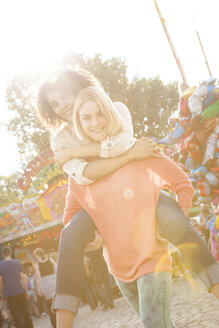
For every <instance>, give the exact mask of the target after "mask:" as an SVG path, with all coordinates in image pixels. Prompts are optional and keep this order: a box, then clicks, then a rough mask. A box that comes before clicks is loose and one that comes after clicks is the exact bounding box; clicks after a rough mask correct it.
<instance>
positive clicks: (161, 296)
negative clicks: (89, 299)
mask: <svg viewBox="0 0 219 328" xmlns="http://www.w3.org/2000/svg"><path fill="white" fill-rule="evenodd" d="M116 283H117V285H118V287H119V289H120V291H121V293H122V294H123V296H124V297H125V299H126V300H127V302H128V303H129V305H131V307H132V308H133V309H134V310H135V311H136V312H137V314H138V315H139V316H140V318H141V321H142V323H143V325H144V327H145V328H164V327H165V328H173V327H175V326H174V325H173V323H172V320H171V316H170V304H171V273H170V272H156V273H148V274H145V275H143V276H141V277H139V278H138V279H136V280H134V281H132V282H123V281H120V280H118V279H116Z"/></svg>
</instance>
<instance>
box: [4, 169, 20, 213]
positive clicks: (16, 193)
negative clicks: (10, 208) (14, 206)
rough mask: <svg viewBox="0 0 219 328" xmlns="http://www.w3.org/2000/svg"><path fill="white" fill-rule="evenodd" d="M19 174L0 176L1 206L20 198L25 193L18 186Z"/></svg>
mask: <svg viewBox="0 0 219 328" xmlns="http://www.w3.org/2000/svg"><path fill="white" fill-rule="evenodd" d="M17 179H18V176H17V174H13V175H11V176H9V177H4V176H0V208H1V207H2V206H6V205H8V204H10V203H11V202H12V201H16V200H19V199H20V198H21V197H22V195H23V193H22V191H21V190H19V188H18V186H17Z"/></svg>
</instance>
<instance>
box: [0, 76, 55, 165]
mask: <svg viewBox="0 0 219 328" xmlns="http://www.w3.org/2000/svg"><path fill="white" fill-rule="evenodd" d="M6 100H7V104H8V108H9V109H10V110H11V111H13V112H14V117H13V118H12V119H10V120H9V122H8V123H7V125H6V126H7V128H8V130H9V131H10V132H11V133H12V134H13V135H14V136H16V138H17V145H18V151H19V153H20V155H21V160H22V163H23V165H25V163H27V161H29V160H30V158H31V156H33V155H36V154H37V153H39V152H41V151H43V150H44V149H45V148H48V147H49V134H48V132H46V131H45V129H44V128H43V127H42V126H41V124H40V122H39V121H38V119H37V117H36V113H35V108H36V79H34V78H32V79H31V78H28V77H24V76H15V77H14V78H13V79H12V80H11V81H10V83H9V84H8V87H7V90H6Z"/></svg>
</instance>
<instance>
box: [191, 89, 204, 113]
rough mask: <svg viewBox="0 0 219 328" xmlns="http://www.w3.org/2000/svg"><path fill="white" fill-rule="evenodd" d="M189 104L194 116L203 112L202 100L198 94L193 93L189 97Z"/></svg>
mask: <svg viewBox="0 0 219 328" xmlns="http://www.w3.org/2000/svg"><path fill="white" fill-rule="evenodd" d="M188 106H189V109H190V112H191V113H192V115H193V116H198V115H200V114H201V112H202V101H201V99H200V98H199V97H198V96H197V95H196V94H192V95H191V96H190V97H189V99H188Z"/></svg>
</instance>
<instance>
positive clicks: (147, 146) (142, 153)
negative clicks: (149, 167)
mask: <svg viewBox="0 0 219 328" xmlns="http://www.w3.org/2000/svg"><path fill="white" fill-rule="evenodd" d="M128 153H129V156H131V158H132V159H133V160H135V159H144V158H148V157H157V158H162V155H161V153H160V149H159V148H158V146H157V143H156V142H155V141H154V140H152V139H149V138H141V139H137V140H136V142H135V144H134V146H133V147H132V148H131V149H130V150H129V151H128Z"/></svg>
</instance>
